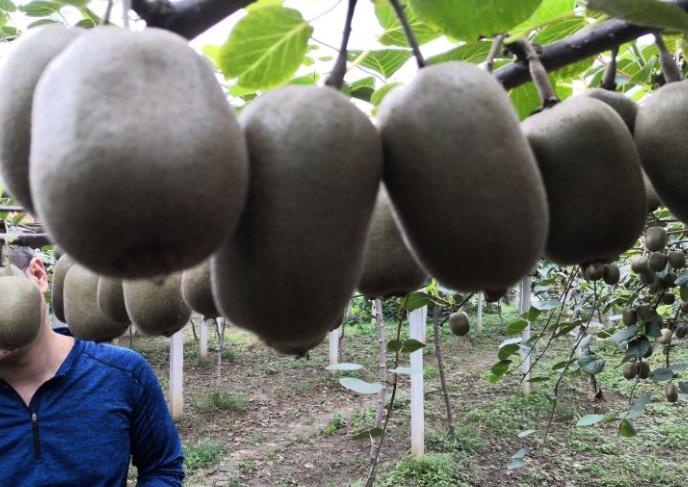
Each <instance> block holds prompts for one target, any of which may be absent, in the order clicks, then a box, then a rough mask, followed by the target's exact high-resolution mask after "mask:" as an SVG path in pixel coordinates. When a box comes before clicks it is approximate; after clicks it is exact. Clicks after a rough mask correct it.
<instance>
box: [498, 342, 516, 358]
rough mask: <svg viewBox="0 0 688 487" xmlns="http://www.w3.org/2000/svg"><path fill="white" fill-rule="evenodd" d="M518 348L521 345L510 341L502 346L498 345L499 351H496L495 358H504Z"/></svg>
mask: <svg viewBox="0 0 688 487" xmlns="http://www.w3.org/2000/svg"><path fill="white" fill-rule="evenodd" d="M519 348H521V347H520V346H519V345H517V344H515V343H510V344H507V345H504V346H502V347H499V352H497V358H499V360H506V359H508V358H509V357H510V356H511V355H513V354H514V353H516V352H518V349H519Z"/></svg>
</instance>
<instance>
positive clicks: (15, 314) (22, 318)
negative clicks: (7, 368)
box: [0, 276, 42, 350]
mask: <svg viewBox="0 0 688 487" xmlns="http://www.w3.org/2000/svg"><path fill="white" fill-rule="evenodd" d="M41 300H42V297H41V292H40V291H39V290H38V288H37V287H36V286H35V285H34V284H33V283H32V282H31V281H30V280H29V279H27V278H26V277H25V276H4V277H0V350H16V349H18V348H23V347H25V346H27V345H29V344H30V343H31V342H33V341H34V340H35V339H36V337H37V336H38V332H39V331H40V328H41Z"/></svg>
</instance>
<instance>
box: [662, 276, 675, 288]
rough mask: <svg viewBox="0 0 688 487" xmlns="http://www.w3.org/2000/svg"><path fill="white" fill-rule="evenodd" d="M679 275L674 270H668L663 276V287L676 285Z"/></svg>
mask: <svg viewBox="0 0 688 487" xmlns="http://www.w3.org/2000/svg"><path fill="white" fill-rule="evenodd" d="M677 278H678V276H677V275H676V274H674V273H673V272H667V273H666V274H664V275H663V276H662V279H661V283H662V288H664V289H667V288H670V287H674V286H675V285H676V279H677Z"/></svg>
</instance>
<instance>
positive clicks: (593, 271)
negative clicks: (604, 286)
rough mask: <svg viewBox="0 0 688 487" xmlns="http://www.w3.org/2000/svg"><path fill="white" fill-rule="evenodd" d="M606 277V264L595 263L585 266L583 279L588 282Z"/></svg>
mask: <svg viewBox="0 0 688 487" xmlns="http://www.w3.org/2000/svg"><path fill="white" fill-rule="evenodd" d="M603 276H604V264H599V263H594V264H586V265H585V266H583V277H584V278H585V280H587V281H599V280H600V279H602V277H603Z"/></svg>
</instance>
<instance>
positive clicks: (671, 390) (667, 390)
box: [664, 384, 678, 402]
mask: <svg viewBox="0 0 688 487" xmlns="http://www.w3.org/2000/svg"><path fill="white" fill-rule="evenodd" d="M664 394H665V395H666V398H667V401H669V402H676V401H678V387H676V384H666V385H665V386H664Z"/></svg>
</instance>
